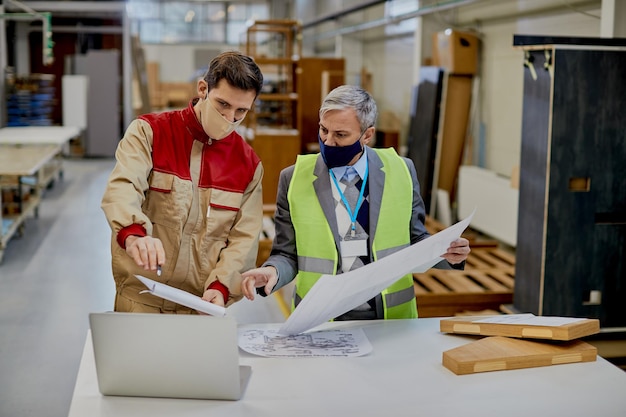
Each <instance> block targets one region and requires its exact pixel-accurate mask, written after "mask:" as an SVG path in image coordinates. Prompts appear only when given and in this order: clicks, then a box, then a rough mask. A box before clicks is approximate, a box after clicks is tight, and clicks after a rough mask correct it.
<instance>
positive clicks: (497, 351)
mask: <svg viewBox="0 0 626 417" xmlns="http://www.w3.org/2000/svg"><path fill="white" fill-rule="evenodd" d="M597 353H598V351H597V349H596V348H595V347H593V346H591V345H590V344H588V343H586V342H582V341H580V340H576V341H570V342H558V343H557V342H536V341H531V340H522V339H513V338H508V337H501V336H492V337H486V338H484V339H480V340H477V341H475V342H472V343H468V344H467V345H464V346H459V347H457V348H454V349H450V350H447V351H445V352H443V361H442V363H443V366H445V367H446V368H448V369H449V370H451V371H452V372H454V373H455V374H457V375H467V374H473V373H478V372H491V371H504V370H511V369H522V368H535V367H539V366H550V365H560V364H566V363H578V362H593V361H595V360H596V356H597Z"/></svg>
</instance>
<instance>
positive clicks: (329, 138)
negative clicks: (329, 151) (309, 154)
mask: <svg viewBox="0 0 626 417" xmlns="http://www.w3.org/2000/svg"><path fill="white" fill-rule="evenodd" d="M322 140H323V141H324V145H326V146H337V141H336V140H335V138H333V135H331V134H327V135H326V139H324V138H323V137H322Z"/></svg>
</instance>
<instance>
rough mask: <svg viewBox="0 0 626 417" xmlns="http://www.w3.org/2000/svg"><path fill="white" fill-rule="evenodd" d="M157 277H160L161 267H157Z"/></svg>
mask: <svg viewBox="0 0 626 417" xmlns="http://www.w3.org/2000/svg"><path fill="white" fill-rule="evenodd" d="M156 272H157V277H160V276H161V265H157V271H156Z"/></svg>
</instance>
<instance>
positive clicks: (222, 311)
mask: <svg viewBox="0 0 626 417" xmlns="http://www.w3.org/2000/svg"><path fill="white" fill-rule="evenodd" d="M135 276H136V277H137V279H138V280H140V281H141V282H143V283H144V285H145V286H146V287H148V289H147V290H144V291H142V293H143V292H149V293H151V294H153V295H156V296H157V297H161V298H164V299H166V300H169V301H172V302H174V303H176V304H180V305H183V306H185V307H189V308H193V309H194V310H197V311H200V312H202V313H206V314H210V315H212V316H218V317H224V316H225V315H226V308H224V307H222V306H218V305H217V304H213V303H209V302H208V301H205V300H203V299H202V298H200V297H198V296H197V295H193V294H191V293H188V292H187V291H183V290H181V289H178V288H174V287H170V286H169V285H166V284H163V283H161V282H156V281H154V280H151V279H150V278H146V277H143V276H141V275H135Z"/></svg>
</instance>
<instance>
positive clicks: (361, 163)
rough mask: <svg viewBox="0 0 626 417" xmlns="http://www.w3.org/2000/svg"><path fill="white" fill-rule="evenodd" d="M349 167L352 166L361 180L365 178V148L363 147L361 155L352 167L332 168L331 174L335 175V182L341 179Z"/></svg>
mask: <svg viewBox="0 0 626 417" xmlns="http://www.w3.org/2000/svg"><path fill="white" fill-rule="evenodd" d="M349 166H352V168H354V169H355V170H356V172H357V173H358V174H359V177H361V179H363V177H365V167H366V166H367V146H363V153H362V154H361V157H360V158H359V160H358V161H356V163H355V164H354V165H344V166H342V167H336V168H332V171H333V174H335V178H337V180H340V179H342V178H343V176H344V175H345V173H346V170H347V169H348V167H349Z"/></svg>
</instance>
